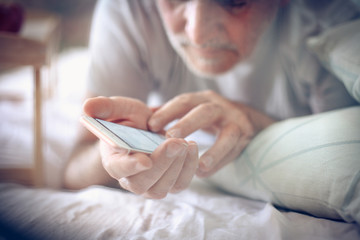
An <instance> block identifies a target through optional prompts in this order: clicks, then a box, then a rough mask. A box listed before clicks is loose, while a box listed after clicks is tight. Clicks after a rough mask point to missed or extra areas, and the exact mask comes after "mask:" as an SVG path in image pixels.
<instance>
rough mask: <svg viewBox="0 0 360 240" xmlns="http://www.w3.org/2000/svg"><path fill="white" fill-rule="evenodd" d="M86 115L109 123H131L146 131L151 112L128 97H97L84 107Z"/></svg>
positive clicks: (86, 102) (140, 103)
mask: <svg viewBox="0 0 360 240" xmlns="http://www.w3.org/2000/svg"><path fill="white" fill-rule="evenodd" d="M83 111H84V113H85V114H86V115H89V116H91V117H95V118H101V119H105V120H107V121H130V122H133V123H134V125H135V126H137V127H138V128H142V129H146V128H147V126H146V123H147V120H148V119H149V117H150V115H151V110H150V109H149V108H148V107H147V106H146V105H145V104H144V103H143V102H141V101H139V100H137V99H132V98H126V97H110V98H107V97H95V98H90V99H87V100H86V101H85V103H84V105H83Z"/></svg>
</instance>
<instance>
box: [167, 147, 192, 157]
mask: <svg viewBox="0 0 360 240" xmlns="http://www.w3.org/2000/svg"><path fill="white" fill-rule="evenodd" d="M186 147H187V144H185V143H182V144H179V143H170V144H169V146H168V147H167V148H166V156H167V157H168V158H173V157H175V156H178V155H182V154H184V153H185V150H186Z"/></svg>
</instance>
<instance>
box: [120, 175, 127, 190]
mask: <svg viewBox="0 0 360 240" xmlns="http://www.w3.org/2000/svg"><path fill="white" fill-rule="evenodd" d="M119 184H120V186H122V187H123V188H125V189H126V188H128V186H129V180H128V179H127V178H126V177H123V178H120V179H119Z"/></svg>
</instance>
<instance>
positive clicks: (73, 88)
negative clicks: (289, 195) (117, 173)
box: [0, 49, 360, 240]
mask: <svg viewBox="0 0 360 240" xmlns="http://www.w3.org/2000/svg"><path fill="white" fill-rule="evenodd" d="M87 66H88V52H87V50H86V49H72V50H69V51H66V52H64V53H62V54H61V56H60V59H59V63H58V71H59V79H58V85H57V87H56V92H55V95H54V96H53V97H51V98H48V99H47V100H46V101H45V116H44V118H45V151H44V155H45V157H44V159H45V173H46V174H45V180H46V181H45V182H46V187H42V188H32V187H27V186H24V185H20V184H16V183H0V224H1V225H0V239H76V240H78V239H252V240H257V239H259V240H263V239H291V240H300V239H304V240H305V239H306V240H309V239H334V240H335V239H343V240H347V239H349V240H356V239H360V227H359V225H358V224H356V223H353V222H344V221H341V220H332V219H328V218H323V217H315V216H312V215H310V214H306V213H302V212H299V211H289V210H286V209H283V208H279V207H276V206H274V205H272V204H270V203H268V202H266V201H258V200H251V199H248V198H246V197H241V196H238V195H232V194H229V193H228V192H226V191H224V189H221V188H219V187H217V186H219V184H218V185H216V184H215V185H214V184H211V182H210V183H209V182H208V181H204V180H201V179H197V178H195V179H194V180H193V182H192V184H191V186H190V188H189V189H187V190H185V191H183V192H181V193H179V194H171V195H168V196H167V197H166V198H165V199H162V200H151V199H146V198H144V197H141V196H135V195H133V194H131V193H128V192H125V191H121V190H118V189H112V188H107V187H102V186H92V187H89V188H86V189H83V190H80V191H67V190H63V189H61V187H60V186H61V176H62V171H63V168H64V159H66V157H67V156H68V154H69V153H70V151H71V149H72V143H73V141H74V138H75V126H76V123H77V121H78V117H79V116H80V112H79V109H80V105H81V99H82V94H83V91H82V89H83V88H82V86H83V85H82V84H83V83H84V79H85V77H86V69H87ZM29 71H30V70H29V69H26V68H22V69H17V70H14V71H12V72H10V73H9V74H6V75H5V76H4V75H3V76H1V78H0V92H2V93H4V92H6V94H7V95H8V97H9V99H12V100H1V102H0V116H2V117H3V120H2V121H1V122H0V131H1V134H0V143H1V147H0V156H1V159H0V160H1V163H6V162H9V163H11V164H16V163H22V164H24V163H25V164H26V163H27V162H29V161H30V159H29V156H31V151H32V150H31V141H32V139H31V124H30V123H31V116H30V113H31V111H30V110H29V108H31V106H32V105H31V96H30V95H29V93H28V91H29V88H31V86H30V85H27V84H28V83H27V82H26V78H25V77H24V76H26V75H27V74H28V72H29ZM14 79H16V81H15V80H14ZM73 79H77V81H76V82H74V81H73ZM20 86H21V87H20ZM20 96H21V97H20ZM204 145H206V141H204Z"/></svg>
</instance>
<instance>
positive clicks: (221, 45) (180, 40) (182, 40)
mask: <svg viewBox="0 0 360 240" xmlns="http://www.w3.org/2000/svg"><path fill="white" fill-rule="evenodd" d="M172 38H173V40H174V42H175V43H177V44H178V45H180V46H190V47H194V48H214V49H227V50H233V51H236V50H237V47H236V46H235V45H233V44H231V43H228V42H222V41H219V40H217V39H211V40H209V41H207V42H205V43H203V44H201V45H196V44H193V43H192V42H190V41H189V40H188V39H187V38H186V37H185V36H182V35H176V36H172Z"/></svg>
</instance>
